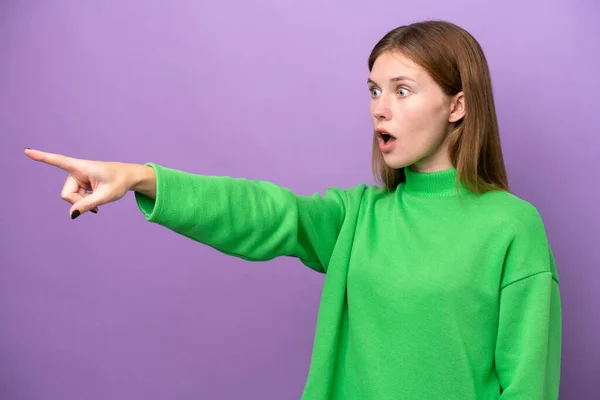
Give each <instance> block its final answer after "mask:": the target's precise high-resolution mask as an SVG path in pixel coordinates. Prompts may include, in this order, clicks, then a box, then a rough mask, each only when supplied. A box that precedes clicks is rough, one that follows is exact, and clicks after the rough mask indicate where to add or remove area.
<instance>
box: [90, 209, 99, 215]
mask: <svg viewBox="0 0 600 400" xmlns="http://www.w3.org/2000/svg"><path fill="white" fill-rule="evenodd" d="M90 211H91V212H93V213H94V214H98V211H96V210H90Z"/></svg>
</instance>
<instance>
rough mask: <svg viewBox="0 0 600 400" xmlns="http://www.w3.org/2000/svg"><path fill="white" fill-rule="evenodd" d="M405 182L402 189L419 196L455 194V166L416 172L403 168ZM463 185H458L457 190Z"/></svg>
mask: <svg viewBox="0 0 600 400" xmlns="http://www.w3.org/2000/svg"><path fill="white" fill-rule="evenodd" d="M404 173H405V176H406V183H405V186H404V189H405V191H406V192H407V193H410V194H412V195H415V196H421V197H444V196H452V195H456V193H457V191H456V168H449V169H445V170H442V171H436V172H417V171H413V170H412V169H410V167H405V168H404ZM463 191H464V187H463V186H462V185H459V192H461V193H462V192H463Z"/></svg>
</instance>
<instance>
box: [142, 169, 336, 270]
mask: <svg viewBox="0 0 600 400" xmlns="http://www.w3.org/2000/svg"><path fill="white" fill-rule="evenodd" d="M146 165H148V166H150V167H152V168H154V170H155V172H156V198H155V199H151V198H149V197H147V196H144V195H143V194H141V193H138V192H135V199H136V202H137V205H138V207H139V209H140V211H141V212H142V213H143V214H144V215H145V217H146V220H147V221H149V222H153V223H156V224H159V225H162V226H164V227H166V228H169V229H171V230H172V231H174V232H177V233H179V234H181V235H183V236H186V237H188V238H190V239H192V240H195V241H197V242H201V243H203V244H206V245H208V246H211V247H213V248H215V249H216V250H218V251H220V252H222V253H224V254H228V255H232V256H236V257H239V258H242V259H245V260H249V261H267V260H271V259H273V258H276V257H279V256H290V257H297V258H299V259H300V260H301V261H302V262H303V263H304V264H305V265H307V266H309V267H310V268H312V269H314V270H317V271H319V272H325V271H326V270H327V267H328V264H329V259H330V257H331V253H332V251H333V247H334V245H335V243H336V241H337V237H338V234H339V232H340V229H341V227H342V224H343V221H344V218H345V215H346V212H345V211H346V202H345V200H346V191H344V190H341V189H335V188H330V189H328V190H327V191H326V193H325V194H324V195H323V196H321V195H319V194H314V195H313V196H300V195H296V194H294V193H292V191H290V190H289V189H286V188H283V187H280V186H277V185H275V184H273V183H269V182H265V181H257V180H247V179H243V178H230V177H223V176H204V175H196V174H191V173H187V172H184V171H179V170H175V169H170V168H166V167H162V166H159V165H156V164H154V163H148V164H146Z"/></svg>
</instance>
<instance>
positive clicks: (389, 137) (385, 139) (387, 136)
mask: <svg viewBox="0 0 600 400" xmlns="http://www.w3.org/2000/svg"><path fill="white" fill-rule="evenodd" d="M375 133H376V134H377V137H378V138H379V139H381V140H383V143H384V144H387V142H389V141H390V140H392V141H393V140H396V138H395V137H394V136H392V135H390V134H389V133H388V132H386V131H383V130H378V131H376V132H375Z"/></svg>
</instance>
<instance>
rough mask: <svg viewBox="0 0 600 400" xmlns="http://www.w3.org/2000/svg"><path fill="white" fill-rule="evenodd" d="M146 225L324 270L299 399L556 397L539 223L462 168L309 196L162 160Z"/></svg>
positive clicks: (556, 364) (550, 273)
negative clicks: (476, 189)
mask: <svg viewBox="0 0 600 400" xmlns="http://www.w3.org/2000/svg"><path fill="white" fill-rule="evenodd" d="M147 165H149V166H151V167H153V168H154V169H155V171H156V183H157V188H156V189H157V191H156V198H155V199H150V198H148V197H146V196H144V195H142V194H140V193H135V198H136V201H137V205H138V207H139V209H140V210H141V211H142V212H143V213H144V215H145V217H146V219H147V221H149V222H153V223H157V224H160V225H162V226H165V227H167V228H169V229H171V230H173V231H174V232H177V233H179V234H181V235H184V236H186V237H188V238H190V239H193V240H195V241H198V242H201V243H204V244H206V245H208V246H211V247H213V248H215V249H217V250H219V251H220V252H222V253H225V254H229V255H232V256H236V257H240V258H243V259H245V260H251V261H266V260H271V259H274V258H276V257H281V256H290V257H296V258H298V259H299V260H300V261H301V262H302V263H303V264H305V265H306V266H308V267H310V268H312V269H314V270H316V271H318V272H321V273H325V274H326V275H325V281H324V286H323V291H322V296H321V303H320V308H319V313H318V319H317V326H316V333H315V338H314V345H313V354H312V359H311V364H310V369H309V372H308V377H307V380H306V385H305V388H304V392H303V396H302V399H303V400H325V399H344V400H370V399H373V400H387V399H390V400H391V399H403V400H412V399H415V400H434V399H444V400H450V399H457V400H458V399H460V400H467V399H503V400H509V399H522V400H534V399H536V400H537V399H544V400H545V399H556V398H557V397H558V387H559V376H560V358H561V355H560V354H561V304H560V294H559V280H558V276H557V271H556V266H555V263H554V258H553V254H552V251H551V249H550V246H549V244H548V240H547V237H546V234H545V229H544V225H543V222H542V219H541V217H540V214H539V213H538V211H537V210H536V208H535V207H534V206H532V205H531V204H530V203H528V202H526V201H524V200H522V199H520V198H518V197H516V196H515V195H513V194H511V193H509V192H506V191H500V190H497V191H491V192H487V193H485V194H475V193H473V192H470V191H469V190H467V189H466V188H465V187H464V186H462V185H461V184H458V185H457V184H456V175H457V174H456V170H455V169H454V168H451V169H448V170H445V171H439V172H430V173H423V172H415V171H412V170H411V169H410V168H408V167H407V168H405V172H406V182H405V183H401V184H400V185H399V186H398V187H397V189H396V190H394V191H386V190H384V189H383V188H380V187H378V186H374V185H372V186H368V185H365V184H360V185H357V186H355V187H352V188H349V189H338V188H330V189H328V190H327V191H326V192H325V193H324V194H323V195H320V194H318V193H317V194H314V195H313V196H302V195H297V194H294V193H293V192H292V191H291V190H289V189H286V188H283V187H281V186H277V185H275V184H272V183H269V182H265V181H257V180H247V179H242V178H231V177H218V176H203V175H195V174H190V173H186V172H183V171H178V170H174V169H170V168H166V167H162V166H159V165H156V164H153V163H149V164H147Z"/></svg>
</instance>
